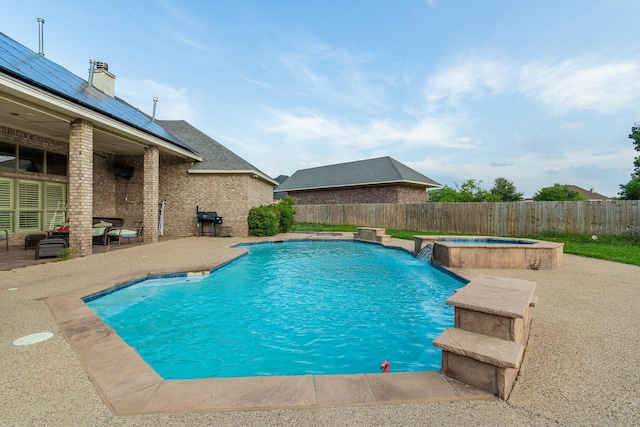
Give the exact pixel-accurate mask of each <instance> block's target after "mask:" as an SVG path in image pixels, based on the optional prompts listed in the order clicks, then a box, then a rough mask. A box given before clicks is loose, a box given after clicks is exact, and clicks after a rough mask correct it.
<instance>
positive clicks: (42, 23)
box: [38, 18, 44, 56]
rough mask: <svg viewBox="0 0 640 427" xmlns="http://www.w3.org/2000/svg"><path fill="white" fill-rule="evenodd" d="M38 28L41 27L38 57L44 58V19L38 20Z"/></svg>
mask: <svg viewBox="0 0 640 427" xmlns="http://www.w3.org/2000/svg"><path fill="white" fill-rule="evenodd" d="M38 27H39V40H40V44H39V46H38V55H39V56H44V51H43V45H44V41H43V36H42V33H43V27H44V19H42V18H38Z"/></svg>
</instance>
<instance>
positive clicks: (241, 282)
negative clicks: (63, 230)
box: [87, 241, 464, 379]
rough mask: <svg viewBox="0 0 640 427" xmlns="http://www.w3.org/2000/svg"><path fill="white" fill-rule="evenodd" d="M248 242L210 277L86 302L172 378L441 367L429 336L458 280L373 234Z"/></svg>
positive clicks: (448, 313)
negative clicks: (372, 240) (386, 364)
mask: <svg viewBox="0 0 640 427" xmlns="http://www.w3.org/2000/svg"><path fill="white" fill-rule="evenodd" d="M247 247H248V249H249V254H248V255H247V256H244V257H242V258H240V259H237V260H236V261H234V262H232V263H229V264H227V265H225V266H223V267H222V268H219V269H217V270H215V271H214V272H212V273H211V274H210V275H208V276H204V277H186V278H165V279H154V280H147V281H144V282H140V283H138V284H135V285H133V286H129V287H127V288H124V289H121V290H119V291H117V292H114V293H111V294H109V295H105V296H102V297H100V298H97V299H93V300H91V301H89V302H87V305H89V306H90V307H91V308H92V309H93V310H94V311H95V312H96V313H97V314H98V315H99V316H100V317H101V318H102V319H103V321H105V323H107V324H108V325H109V326H111V327H113V328H114V329H115V330H116V332H117V333H118V335H120V337H121V338H122V339H123V340H125V341H126V342H127V343H128V344H129V345H131V346H132V347H134V348H135V349H136V351H137V352H138V353H139V354H140V355H141V357H142V358H143V359H144V360H145V361H146V362H147V363H149V364H150V365H151V366H152V367H153V368H154V369H155V370H156V372H158V374H159V375H161V376H162V377H163V378H165V379H194V378H208V377H238V376H259V375H305V374H349V373H372V372H379V365H380V362H381V361H382V360H389V361H390V362H391V365H392V368H391V369H392V371H394V372H401V371H424V370H438V369H439V368H440V350H438V349H437V348H435V347H433V346H432V344H431V342H432V341H433V339H435V337H437V336H438V335H439V334H440V333H441V332H442V330H444V329H445V328H446V327H449V326H451V325H452V324H453V310H452V309H451V307H449V306H446V304H445V303H444V301H445V300H446V299H447V298H448V297H449V296H450V295H451V294H452V293H453V291H454V290H455V289H457V288H459V287H461V286H462V285H463V284H464V283H463V282H461V281H460V280H459V279H457V278H455V277H453V276H450V275H448V274H446V273H444V272H443V271H441V270H438V269H437V268H434V267H433V266H430V265H428V264H425V263H422V262H420V261H417V260H416V259H415V258H414V257H413V256H412V255H411V254H409V253H407V252H404V251H400V250H394V249H386V248H383V247H381V246H379V245H373V244H366V243H358V242H343V241H330V242H329V241H326V242H318V241H311V242H310V241H304V242H300V241H298V242H285V243H281V244H273V243H268V244H257V245H250V246H247ZM209 310H211V311H209Z"/></svg>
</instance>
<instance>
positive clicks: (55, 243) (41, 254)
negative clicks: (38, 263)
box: [36, 236, 69, 260]
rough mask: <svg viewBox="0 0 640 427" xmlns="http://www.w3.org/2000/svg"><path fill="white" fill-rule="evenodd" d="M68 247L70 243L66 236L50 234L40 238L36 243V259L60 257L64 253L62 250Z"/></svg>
mask: <svg viewBox="0 0 640 427" xmlns="http://www.w3.org/2000/svg"><path fill="white" fill-rule="evenodd" d="M68 247H69V244H68V243H67V241H66V239H65V238H64V237H61V236H49V237H47V238H45V239H42V240H40V241H39V242H38V244H37V245H36V260H38V259H40V258H47V257H58V256H60V255H62V251H63V250H64V249H65V248H68Z"/></svg>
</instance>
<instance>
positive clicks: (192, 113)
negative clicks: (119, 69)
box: [116, 79, 198, 122]
mask: <svg viewBox="0 0 640 427" xmlns="http://www.w3.org/2000/svg"><path fill="white" fill-rule="evenodd" d="M116 95H117V96H118V97H121V98H124V99H126V100H127V102H129V103H130V104H131V105H133V106H135V107H138V108H139V109H140V110H141V111H143V112H145V113H147V114H148V115H152V113H153V97H154V96H155V97H158V103H157V107H156V117H157V118H159V119H168V120H187V121H190V122H194V121H195V120H196V118H197V117H198V114H197V113H196V111H197V105H196V101H195V100H194V99H192V98H191V97H190V96H189V94H188V93H187V90H186V89H185V88H175V87H172V86H169V85H165V84H162V83H158V82H156V81H153V80H148V79H147V80H143V81H134V80H127V79H118V80H117V81H116Z"/></svg>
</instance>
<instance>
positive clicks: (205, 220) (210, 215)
mask: <svg viewBox="0 0 640 427" xmlns="http://www.w3.org/2000/svg"><path fill="white" fill-rule="evenodd" d="M196 213H197V215H198V227H200V235H201V236H204V225H205V224H209V227H211V235H212V236H214V235H215V226H216V225H220V224H222V217H221V216H218V213H217V212H204V211H202V212H201V211H198V210H196Z"/></svg>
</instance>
